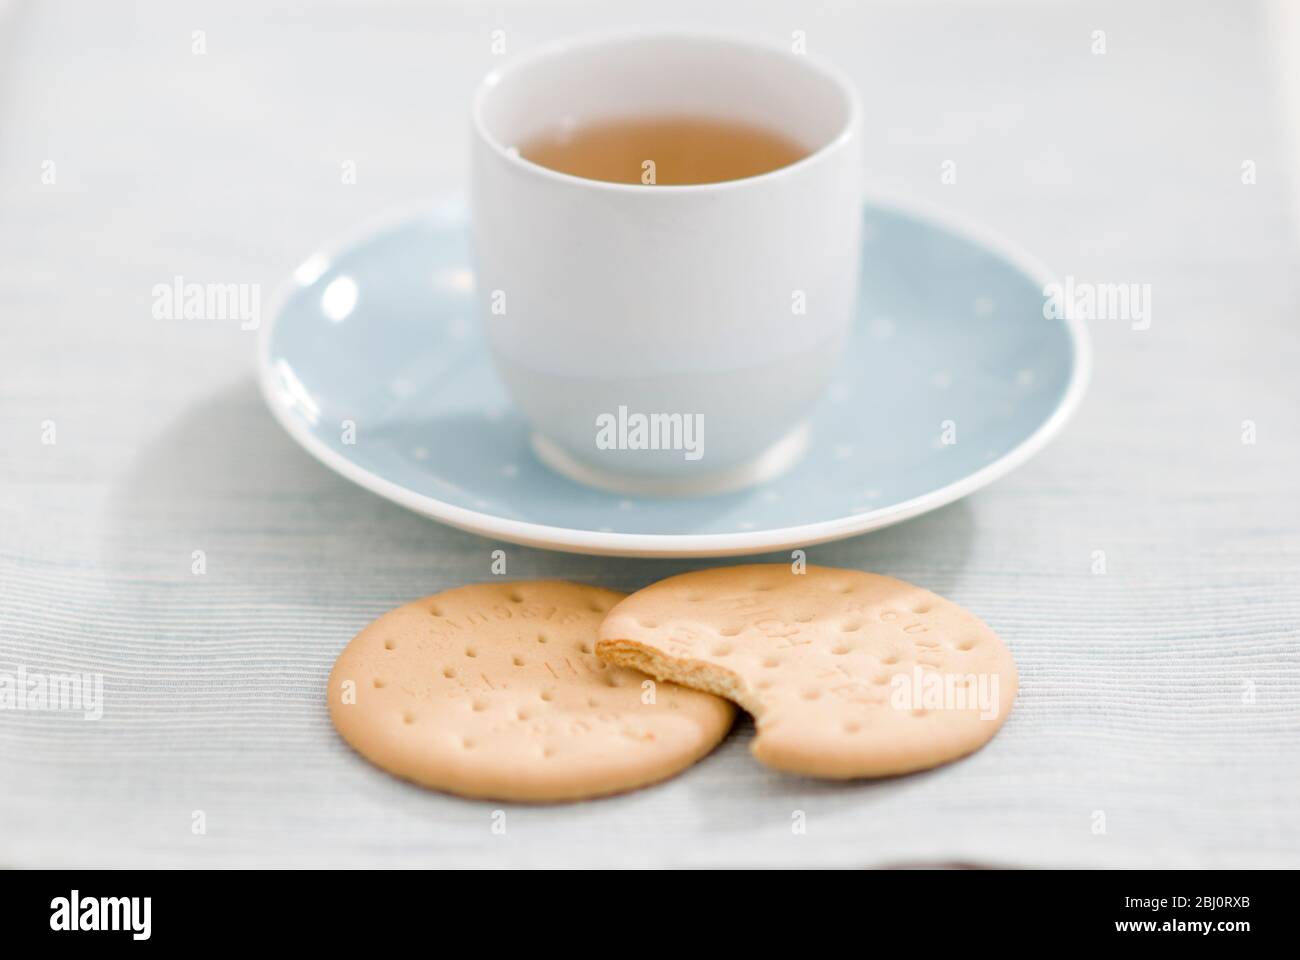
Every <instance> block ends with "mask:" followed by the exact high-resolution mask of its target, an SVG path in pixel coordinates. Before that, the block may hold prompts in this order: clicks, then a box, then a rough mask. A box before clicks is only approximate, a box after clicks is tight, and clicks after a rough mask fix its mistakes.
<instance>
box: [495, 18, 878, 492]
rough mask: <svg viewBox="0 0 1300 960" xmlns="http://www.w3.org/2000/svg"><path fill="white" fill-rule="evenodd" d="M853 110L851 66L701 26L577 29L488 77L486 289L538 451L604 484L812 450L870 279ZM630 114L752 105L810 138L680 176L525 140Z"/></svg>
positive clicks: (667, 477) (638, 483) (661, 480)
mask: <svg viewBox="0 0 1300 960" xmlns="http://www.w3.org/2000/svg"><path fill="white" fill-rule="evenodd" d="M860 113H861V111H860V108H859V105H858V99H857V96H856V94H855V92H854V90H853V88H852V87H851V86H850V84H849V83H848V82H847V81H846V80H845V79H844V78H843V77H842V76H840V74H839V73H838V72H836V71H834V70H832V69H830V68H828V67H826V66H824V65H819V64H817V63H816V62H814V61H811V60H809V59H808V57H806V56H804V55H801V54H795V53H791V52H787V51H784V50H778V49H772V48H768V47H763V46H757V45H753V44H749V43H744V42H739V41H736V40H732V39H724V38H719V37H714V36H707V35H695V34H629V35H619V36H614V37H605V38H600V39H594V40H584V41H578V42H575V43H570V44H566V45H563V46H561V47H557V48H553V49H550V50H547V51H545V52H542V53H538V54H535V55H532V56H529V57H526V58H523V59H519V60H516V61H514V62H512V63H510V64H509V65H507V66H505V67H503V68H502V69H500V70H498V71H496V72H494V73H492V74H489V75H488V76H487V77H486V78H485V79H484V81H483V83H482V84H481V85H480V87H479V89H478V92H477V94H476V95H475V97H474V102H473V110H472V114H473V142H474V152H473V165H472V181H473V185H472V204H473V232H474V250H475V257H476V261H477V263H476V268H477V285H478V297H479V301H480V304H481V311H482V316H483V320H484V322H485V324H486V325H487V330H488V335H489V339H490V342H491V345H492V352H493V356H494V359H495V362H496V365H497V369H498V370H499V372H500V373H501V375H502V377H503V379H504V380H505V382H506V384H507V386H508V387H509V389H510V391H511V393H512V394H513V396H514V399H515V402H516V403H517V404H518V406H519V408H520V410H521V411H522V412H523V414H524V416H525V417H526V418H527V419H528V421H529V422H530V424H531V427H532V430H533V447H534V449H535V451H536V452H537V453H538V455H539V456H540V457H541V458H542V459H543V461H545V462H546V463H547V464H549V465H550V466H551V467H553V468H554V469H556V470H559V471H560V472H561V473H564V474H566V475H568V476H570V477H572V478H574V479H576V480H579V481H581V482H584V483H588V484H592V485H595V486H599V487H603V488H606V489H612V490H618V491H624V492H629V493H644V494H698V493H709V492H716V491H721V490H727V489H734V488H736V487H740V486H744V485H747V484H750V483H755V482H758V481H761V480H764V479H767V478H769V477H771V476H773V475H775V474H776V473H779V472H780V471H782V470H783V469H785V468H787V467H788V466H790V465H791V464H793V463H794V462H795V461H796V460H797V459H798V457H799V455H800V454H801V453H802V451H803V447H804V445H805V443H806V437H807V421H808V417H809V415H810V413H811V411H812V408H813V406H814V405H815V403H816V401H817V399H818V397H819V395H820V394H821V393H822V391H823V388H824V387H825V386H826V384H827V382H828V380H829V378H830V377H831V375H832V373H833V368H834V365H835V363H836V360H837V358H838V356H839V354H840V352H841V348H842V347H843V344H844V342H845V340H846V337H847V334H848V328H849V323H850V319H851V317H852V314H853V307H854V300H855V297H856V292H857V276H858V270H859V245H860V233H861V218H862V208H861V173H862V164H861V133H860V131H859V128H860V124H861V120H860ZM638 116H647V117H662V116H690V117H697V118H698V117H703V118H721V119H725V120H730V121H737V122H743V123H749V124H753V125H756V126H759V127H762V128H765V129H768V130H772V131H774V132H777V133H779V134H782V135H784V136H785V137H786V138H788V139H791V140H793V141H794V142H796V143H797V144H800V145H801V146H803V147H804V148H805V149H806V151H807V154H806V156H804V157H803V159H801V160H799V161H797V162H795V163H793V164H790V165H789V166H786V167H781V168H779V169H776V170H772V171H770V172H767V173H763V174H760V175H758V176H752V177H747V178H743V179H739V180H729V181H724V182H720V183H706V184H697V185H683V186H671V185H644V184H623V183H610V182H605V181H598V180H588V179H585V178H581V177H575V176H570V175H568V174H564V173H560V172H557V171H555V170H551V169H548V168H546V167H542V166H539V165H537V164H535V163H532V162H530V161H528V160H526V159H524V158H522V157H521V156H520V155H519V151H518V145H519V144H521V143H526V142H527V141H528V140H529V139H530V138H532V137H534V136H537V135H539V134H544V133H547V132H553V131H555V130H556V129H561V128H563V127H564V126H566V125H568V126H571V125H574V124H584V123H588V122H592V121H600V120H604V119H611V118H623V119H627V118H635V117H638ZM656 447H657V449H656Z"/></svg>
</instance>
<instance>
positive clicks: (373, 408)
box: [259, 202, 1089, 557]
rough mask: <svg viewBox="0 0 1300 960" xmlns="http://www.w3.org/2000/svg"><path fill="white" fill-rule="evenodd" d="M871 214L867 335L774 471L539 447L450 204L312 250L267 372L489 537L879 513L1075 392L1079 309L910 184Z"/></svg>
mask: <svg viewBox="0 0 1300 960" xmlns="http://www.w3.org/2000/svg"><path fill="white" fill-rule="evenodd" d="M864 216H865V218H866V219H865V238H864V239H865V241H866V242H865V246H864V254H863V263H862V291H863V293H862V299H861V302H860V305H859V310H858V323H857V327H856V330H855V336H854V338H853V341H852V344H851V346H850V347H849V350H848V353H847V356H846V357H845V358H844V363H843V365H842V367H841V370H840V373H839V375H838V377H837V379H836V381H835V382H834V384H833V385H832V386H831V388H830V390H829V392H828V394H827V395H826V397H825V398H824V399H823V401H822V403H821V405H820V407H819V409H818V412H817V414H816V415H815V417H814V420H813V424H812V437H811V443H810V447H809V450H808V452H807V454H806V455H805V456H804V458H803V459H802V460H801V461H800V462H799V463H798V464H797V465H796V466H795V467H794V468H793V469H791V470H790V471H789V472H788V473H786V474H784V475H782V476H781V477H779V478H777V479H775V480H773V481H771V482H770V483H768V484H766V485H763V486H759V487H755V488H751V489H748V490H742V491H739V492H734V493H728V494H721V495H717V496H709V497H700V498H693V499H680V498H649V497H644V498H643V497H627V496H620V495H617V494H610V493H605V492H602V491H599V490H595V489H592V488H589V487H585V486H582V485H580V484H577V483H574V482H573V481H571V480H568V479H566V478H564V477H562V476H560V475H558V474H556V473H554V472H552V471H551V470H550V469H549V468H548V467H546V466H544V465H543V464H542V463H540V462H539V461H538V460H537V459H536V457H535V456H534V454H533V452H532V449H531V447H530V445H529V435H528V429H527V426H526V424H525V422H524V420H523V419H522V418H521V417H520V416H519V414H517V413H516V412H515V411H514V410H513V409H512V408H511V406H510V402H509V399H508V398H507V395H506V392H505V389H504V387H503V386H502V384H501V383H500V381H499V380H498V379H497V377H496V374H495V373H494V371H493V369H492V365H491V361H490V358H489V356H488V349H487V343H486V340H485V338H484V336H483V335H482V333H481V331H480V330H479V327H478V323H477V320H476V303H475V299H474V289H473V288H474V277H473V271H472V268H471V253H470V244H469V233H468V226H467V223H466V219H465V213H464V210H463V209H462V208H460V207H458V206H447V207H440V208H438V209H436V210H432V211H425V212H421V213H418V214H410V215H408V216H406V217H405V218H403V219H399V220H397V221H395V222H392V223H390V224H388V225H387V226H385V227H382V228H379V229H375V230H372V231H370V232H368V233H366V234H364V235H363V236H362V237H361V238H360V239H359V240H358V241H356V242H354V243H352V244H349V245H344V246H342V247H340V248H339V249H336V250H330V251H325V252H323V253H319V254H316V255H314V256H313V257H311V258H309V259H308V260H307V261H306V262H304V263H303V264H302V266H300V267H299V268H298V270H297V271H295V274H294V279H293V281H292V282H291V283H290V284H288V286H287V287H286V288H285V290H284V291H282V293H281V295H280V296H279V297H277V300H276V303H275V304H274V306H273V308H272V309H271V310H270V311H269V317H268V318H267V319H266V320H265V321H264V323H263V328H262V331H261V342H260V354H259V378H260V382H261V385H262V390H263V393H264V395H265V397H266V400H267V403H268V404H269V405H270V408H271V410H272V412H273V413H274V414H275V416H276V417H277V419H278V420H279V421H280V423H281V424H282V425H283V426H284V427H285V429H286V430H288V432H289V434H290V435H291V436H292V437H293V438H294V439H295V440H297V441H298V442H299V443H300V444H302V446H303V447H305V448H306V449H307V450H308V451H309V452H310V453H311V454H312V455H313V456H315V457H317V458H318V459H319V460H321V461H322V462H323V463H324V464H325V465H326V466H328V467H330V468H331V469H333V470H336V471H337V472H339V473H340V474H342V475H343V476H345V477H347V478H348V479H350V480H352V481H354V482H355V483H358V484H360V485H361V486H363V487H365V488H366V489H368V490H371V491H373V492H375V493H377V494H379V495H380V496H383V497H387V498H388V499H390V500H393V501H395V502H396V503H400V504H402V505H403V506H405V507H408V508H410V509H411V510H414V511H416V512H417V513H421V514H424V515H426V516H429V517H433V518H434V519H437V520H440V521H442V522H444V523H449V524H451V525H453V526H456V527H460V528H462V529H465V530H470V531H473V532H476V533H480V534H482V535H484V536H486V537H490V538H493V539H497V540H506V541H511V542H515V543H524V544H528V545H531V546H539V547H547V548H551V549H555V550H568V551H574V552H579V553H592V554H610V555H621V556H669V557H685V556H727V555H738V554H746V553H758V552H762V551H767V550H776V549H784V548H791V547H798V546H808V545H811V544H814V543H820V542H824V541H827V540H836V539H840V538H842V537H848V536H852V535H854V534H858V533H863V532H865V531H868V530H873V529H877V528H879V527H883V526H886V525H888V524H891V523H897V522H898V521H900V520H904V519H907V518H909V517H913V516H916V515H918V514H921V513H924V512H926V511H929V510H933V509H935V508H936V507H940V506H943V505H944V504H947V503H950V502H952V501H953V500H956V499H958V498H960V497H963V496H965V495H966V494H968V493H970V492H972V491H973V490H976V489H978V488H979V487H982V486H984V485H985V484H987V483H990V482H992V481H993V480H995V479H997V478H998V477H1000V476H1002V475H1003V474H1005V473H1007V472H1008V471H1010V470H1012V469H1013V468H1015V467H1016V466H1018V465H1020V464H1021V463H1024V462H1025V461H1026V460H1028V459H1029V458H1030V457H1031V456H1033V454H1035V453H1036V452H1037V451H1038V450H1040V449H1041V448H1042V447H1043V446H1044V445H1045V444H1046V443H1047V441H1048V440H1049V439H1050V438H1051V437H1052V436H1053V435H1054V434H1055V433H1057V432H1058V431H1059V430H1060V428H1061V426H1062V425H1063V424H1064V422H1065V420H1066V419H1067V417H1068V416H1069V414H1070V413H1071V412H1072V411H1073V410H1074V408H1075V407H1076V406H1077V405H1078V403H1079V401H1080V400H1081V398H1082V395H1083V391H1084V385H1085V383H1086V380H1087V370H1088V364H1089V361H1088V357H1089V354H1088V345H1087V339H1086V337H1085V335H1084V333H1083V331H1082V329H1081V327H1080V325H1079V324H1078V323H1077V322H1076V321H1075V320H1073V319H1072V318H1070V317H1066V318H1065V319H1045V318H1044V312H1045V311H1044V288H1045V287H1046V286H1047V284H1048V283H1049V282H1050V280H1051V277H1050V275H1049V274H1048V273H1047V272H1046V271H1045V270H1043V269H1042V268H1041V267H1039V266H1038V265H1036V264H1034V263H1033V262H1032V261H1031V260H1029V258H1027V257H1026V256H1024V255H1023V254H1020V253H1018V252H1016V251H1014V250H1013V249H1011V248H1010V247H1009V246H1008V245H1007V244H1006V243H1005V242H1004V241H1001V240H998V239H997V238H995V237H992V236H991V235H989V234H988V233H987V232H985V231H982V230H980V229H979V228H977V227H971V226H969V225H964V224H957V223H955V222H954V221H953V218H951V217H950V216H947V215H944V214H940V213H936V212H934V211H928V212H925V213H919V212H917V208H916V206H915V205H913V204H909V205H907V206H906V207H904V206H899V205H897V204H895V203H892V202H891V203H881V202H873V203H871V204H869V205H868V206H867V208H866V210H865V212H864ZM952 441H955V442H952Z"/></svg>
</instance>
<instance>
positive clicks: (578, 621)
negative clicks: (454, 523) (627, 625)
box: [328, 580, 735, 802]
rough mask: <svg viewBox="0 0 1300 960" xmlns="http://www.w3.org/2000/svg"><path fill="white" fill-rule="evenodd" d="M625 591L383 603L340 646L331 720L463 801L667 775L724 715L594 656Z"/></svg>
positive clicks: (725, 722) (545, 796)
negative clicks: (604, 624) (385, 607)
mask: <svg viewBox="0 0 1300 960" xmlns="http://www.w3.org/2000/svg"><path fill="white" fill-rule="evenodd" d="M623 596H624V595H623V594H621V593H615V592H614V591H612V590H602V589H600V588H598V587H588V586H583V585H581V584H576V583H566V582H563V581H558V580H546V581H532V582H518V583H490V584H489V583H484V584H477V585H472V586H466V587H459V588H457V589H454V590H448V591H446V592H445V593H439V594H435V595H433V596H430V597H425V598H424V599H422V600H416V601H415V602H413V603H408V604H406V605H405V606H401V607H398V608H397V609H395V610H390V611H389V612H388V613H386V614H384V615H383V616H381V617H380V618H379V619H378V620H376V621H375V622H374V623H372V624H370V625H369V626H368V627H366V628H365V629H364V630H362V631H361V632H360V633H359V634H357V636H356V637H355V638H353V640H352V641H351V642H350V643H349V644H348V645H347V647H346V648H345V649H344V650H343V652H342V653H341V654H340V655H339V658H338V661H337V662H336V663H335V664H334V669H333V671H332V672H331V673H330V679H329V692H328V699H329V710H330V717H331V719H332V720H333V721H334V726H335V727H337V728H338V731H339V733H340V734H342V736H343V738H344V739H345V740H346V741H347V742H348V743H350V744H351V745H352V746H353V747H354V748H355V749H356V750H357V751H358V752H359V753H360V754H362V756H364V757H366V758H367V759H368V760H370V761H371V762H373V763H374V764H376V765H377V766H380V767H382V768H383V769H385V770H387V771H389V772H390V773H393V774H396V775H397V776H399V777H402V778H404V779H407V780H413V781H415V782H416V783H419V784H422V785H424V786H428V787H433V788H435V789H438V790H445V791H447V792H449V793H455V794H459V795H462V796H466V797H478V798H484V799H488V798H490V799H497V800H513V801H525V802H549V801H560V800H578V799H582V798H585V797H595V796H599V795H601V794H608V793H618V792H621V791H624V790H631V789H632V788H634V787H640V786H644V785H645V784H649V783H653V782H655V781H657V780H662V779H664V778H665V777H670V776H672V775H673V774H675V773H677V772H679V771H681V770H683V769H685V768H686V767H689V766H690V765H691V764H693V763H695V761H697V760H699V759H700V758H701V757H703V756H704V755H705V754H707V753H708V752H709V751H710V750H712V749H713V748H714V747H715V746H716V745H717V744H718V742H719V741H721V740H722V738H723V737H724V736H725V735H726V733H727V730H728V729H729V728H730V727H731V722H732V720H733V718H734V715H735V710H734V708H733V707H732V705H731V704H730V703H729V702H727V701H726V700H722V699H719V698H718V697H714V696H711V695H709V694H706V693H700V692H697V691H695V690H688V689H685V688H683V687H679V686H677V685H675V684H671V683H658V684H656V683H655V682H654V681H652V680H651V679H650V678H649V677H647V676H645V675H644V674H641V673H637V672H635V671H632V670H627V669H623V668H621V667H616V666H611V665H609V664H607V663H605V662H603V661H602V660H600V659H598V658H597V657H596V655H595V643H596V630H597V627H598V626H599V625H600V621H601V619H602V618H603V617H604V616H605V612H606V611H607V610H609V608H610V607H612V606H613V605H614V604H615V603H616V602H617V601H619V600H620V599H622V598H623Z"/></svg>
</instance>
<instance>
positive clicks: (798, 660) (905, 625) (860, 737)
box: [596, 564, 1018, 779]
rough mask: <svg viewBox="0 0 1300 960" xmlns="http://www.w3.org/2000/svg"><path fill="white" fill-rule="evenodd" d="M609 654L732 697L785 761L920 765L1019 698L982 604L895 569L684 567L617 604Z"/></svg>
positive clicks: (818, 765) (966, 746) (608, 630)
mask: <svg viewBox="0 0 1300 960" xmlns="http://www.w3.org/2000/svg"><path fill="white" fill-rule="evenodd" d="M596 651H597V653H598V654H599V655H600V657H601V658H602V659H605V660H607V661H609V662H610V663H617V664H621V665H623V666H628V667H634V668H636V669H638V670H644V671H645V672H646V673H649V674H651V675H652V676H656V677H659V678H660V679H664V680H672V681H676V682H678V683H681V684H684V685H686V686H690V687H694V688H695V689H697V690H704V691H708V692H709V693H715V694H717V695H719V696H723V697H727V698H728V699H730V700H734V701H735V702H736V703H738V704H739V705H740V706H741V707H743V708H744V709H745V710H747V711H749V713H751V714H752V715H753V716H754V720H755V725H756V727H757V731H758V736H757V737H756V738H755V740H754V742H753V745H752V750H753V753H754V756H755V757H757V758H758V759H759V760H761V761H762V762H763V763H765V764H767V765H768V766H770V767H774V768H776V769H778V770H785V771H789V772H792V773H799V774H804V775H807V776H813V777H827V778H835V779H848V778H854V777H875V776H887V775H891V774H899V773H907V772H910V771H914V770H922V769H925V768H927V767H933V766H936V765H937V764H940V763H944V762H945V761H948V760H953V759H955V758H957V757H960V756H963V755H965V754H967V753H970V752H971V751H972V750H975V749H978V748H979V747H980V746H982V745H983V744H985V743H986V742H988V740H989V739H990V738H991V737H992V736H993V734H994V733H996V732H997V730H998V728H999V727H1000V726H1001V725H1002V722H1003V720H1005V719H1006V716H1007V714H1008V713H1009V712H1010V710H1011V705H1012V704H1013V703H1014V701H1015V698H1016V688H1017V685H1018V678H1017V674H1016V665H1015V662H1014V661H1013V660H1012V659H1011V653H1010V652H1009V651H1008V650H1007V648H1006V647H1005V646H1004V645H1003V644H1002V641H1001V640H999V639H998V637H997V635H996V634H994V633H993V631H992V630H990V629H989V628H988V627H987V626H985V625H984V624H983V623H982V622H981V621H980V620H979V619H978V618H977V617H975V616H974V615H973V614H971V613H968V612H967V611H966V610H963V609H962V608H961V607H958V606H957V605H956V604H954V603H951V602H950V601H948V600H945V599H944V598H942V597H939V596H936V595H935V594H933V593H930V592H929V591H928V590H924V589H922V588H920V587H917V586H913V585H912V584H910V583H904V582H903V581H901V580H894V579H892V578H891V577H883V576H878V575H876V574H872V573H863V572H861V571H858V570H837V569H834V568H830V567H812V566H810V567H807V568H806V571H805V572H802V573H795V572H794V570H793V569H792V567H791V566H789V565H786V564H753V565H749V566H739V567H721V568H715V569H711V570H701V571H697V572H695V573H686V574H682V575H680V576H676V577H670V578H668V579H667V580H661V581H659V582H658V583H655V584H652V585H651V586H649V587H646V588H645V589H644V590H640V591H638V592H636V593H634V594H632V595H631V596H630V597H628V598H627V599H626V600H623V601H622V602H621V603H619V604H618V605H617V606H615V607H614V609H612V610H611V611H610V612H609V615H608V616H607V617H606V618H605V622H604V623H603V624H602V625H601V628H600V642H599V643H598V644H597V647H596Z"/></svg>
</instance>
